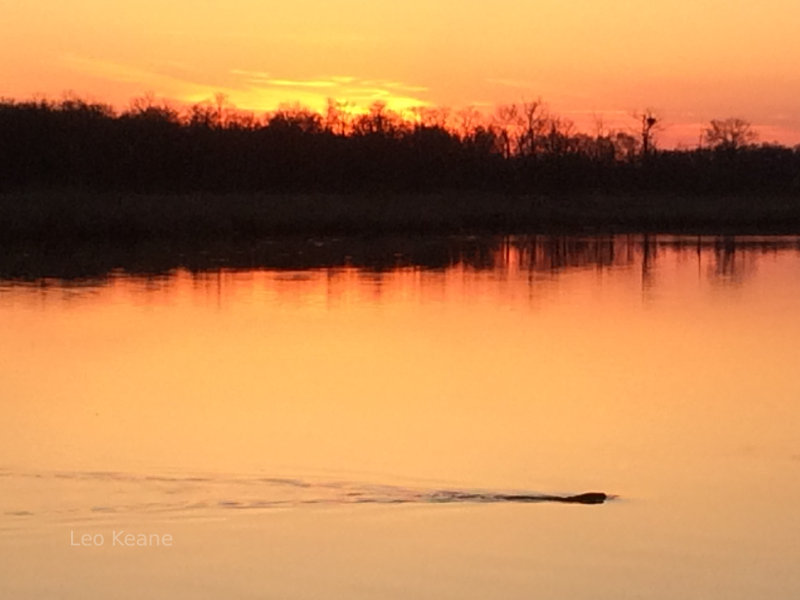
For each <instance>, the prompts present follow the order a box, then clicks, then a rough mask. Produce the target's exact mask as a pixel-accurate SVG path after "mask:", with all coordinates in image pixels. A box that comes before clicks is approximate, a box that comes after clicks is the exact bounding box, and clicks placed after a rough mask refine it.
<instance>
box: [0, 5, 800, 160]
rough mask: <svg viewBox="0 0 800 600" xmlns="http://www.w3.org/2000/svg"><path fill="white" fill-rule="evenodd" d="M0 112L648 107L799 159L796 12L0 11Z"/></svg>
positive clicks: (595, 8)
mask: <svg viewBox="0 0 800 600" xmlns="http://www.w3.org/2000/svg"><path fill="white" fill-rule="evenodd" d="M0 14H2V15H3V17H2V19H1V20H0V39H2V40H3V53H2V58H0V96H5V97H12V98H16V99H23V98H30V97H31V96H33V95H37V94H38V95H45V96H47V97H49V98H58V97H60V96H61V95H62V94H63V93H64V92H65V91H68V90H71V91H74V92H75V93H77V94H78V95H80V96H83V97H90V98H92V99H95V100H100V101H106V102H111V103H113V104H115V105H117V106H125V105H127V103H128V101H129V100H130V99H131V98H133V97H136V96H141V95H143V94H144V93H145V92H153V93H155V94H156V95H157V96H159V97H162V98H168V99H172V100H176V101H182V102H196V101H200V100H204V99H207V98H210V97H212V96H213V94H214V93H215V92H222V93H226V94H227V95H228V97H229V98H230V100H231V101H232V102H233V103H234V104H236V105H237V106H238V107H240V108H245V109H251V110H256V111H261V110H269V109H271V108H274V107H276V106H277V105H278V104H279V103H281V102H291V101H295V100H297V101H301V102H303V103H305V104H308V105H310V106H311V107H312V108H316V109H321V108H322V106H323V105H324V101H325V98H327V97H333V98H337V99H342V100H350V101H352V102H354V103H357V104H361V105H366V104H369V103H371V102H372V101H374V100H385V101H387V102H388V104H389V106H390V107H393V108H395V109H403V108H407V107H410V106H414V105H421V104H436V105H448V106H453V107H462V106H467V105H473V106H477V107H487V108H486V110H489V107H492V106H494V105H496V104H498V103H503V102H512V101H521V100H524V99H527V100H530V99H535V98H539V97H541V98H542V99H543V100H545V102H547V104H548V105H549V107H550V108H551V109H552V110H553V111H554V112H556V113H558V114H560V115H562V116H564V117H567V118H570V119H572V120H574V121H575V122H576V124H577V125H578V126H579V128H582V129H587V130H591V129H592V128H593V127H594V126H593V121H594V116H595V115H602V116H603V119H604V121H605V123H606V124H607V125H612V126H620V127H633V126H634V122H633V119H632V118H631V117H630V114H631V113H632V112H634V111H637V110H642V109H643V108H647V107H649V108H652V109H655V111H656V112H657V113H659V114H661V115H662V116H663V119H664V123H665V125H666V128H665V130H664V131H663V132H662V133H661V134H660V135H661V139H662V143H663V144H664V145H671V144H676V143H683V144H687V145H694V144H696V142H697V139H698V134H699V132H700V128H701V126H702V124H704V123H706V122H707V121H708V120H710V119H712V118H726V117H730V116H738V117H742V118H745V119H748V120H749V121H751V122H752V123H753V124H754V125H755V126H756V128H757V130H758V131H759V132H760V134H761V138H760V139H761V140H762V141H772V140H778V141H781V142H783V143H789V144H796V143H798V142H800V69H798V68H797V65H798V64H800V43H798V41H797V38H796V31H797V30H800V4H799V3H798V2H797V0H762V1H761V2H760V3H758V4H756V3H755V2H753V1H752V0H750V1H746V2H745V1H742V0H671V1H669V2H664V1H660V2H659V1H654V0H650V1H648V2H644V1H638V0H606V1H604V2H598V1H597V0H572V1H570V2H565V1H564V0H538V1H530V2H518V1H512V0H494V1H493V2H478V1H477V0H406V1H405V2H403V3H389V2H378V1H377V0H293V1H292V2H285V3H275V2H268V1H265V0H227V1H226V2H212V1H210V0H191V1H189V0H169V1H164V0H136V1H133V0H116V1H114V2H109V1H108V0H70V1H68V2H64V1H63V0H58V1H56V0H25V1H24V2H23V1H20V0H0Z"/></svg>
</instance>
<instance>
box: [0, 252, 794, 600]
mask: <svg viewBox="0 0 800 600" xmlns="http://www.w3.org/2000/svg"><path fill="white" fill-rule="evenodd" d="M585 242H586V240H584V242H580V241H576V240H570V239H566V240H560V241H559V240H555V241H553V240H550V241H549V242H541V241H538V242H534V243H529V241H522V242H519V241H514V240H510V241H506V242H503V243H501V244H499V245H494V246H492V247H490V248H488V249H486V248H482V247H476V248H475V249H474V250H475V252H476V253H477V255H479V256H473V258H472V259H469V260H468V259H465V258H463V257H462V258H460V259H457V260H455V261H454V262H453V263H452V264H451V265H450V266H447V267H443V268H438V269H424V268H417V267H413V266H405V267H402V268H397V269H394V270H392V269H389V270H372V271H369V270H361V269H357V268H354V267H346V266H343V267H336V268H329V269H312V270H303V271H300V270H250V271H238V270H219V271H215V272H197V273H191V272H189V271H186V270H178V271H175V272H173V273H171V274H169V275H168V276H166V277H161V278H152V279H150V280H143V279H138V278H128V277H125V276H122V275H116V276H112V277H111V278H110V279H109V280H108V281H107V282H106V283H105V285H102V286H98V287H92V288H89V289H88V290H84V289H77V290H76V289H75V288H66V287H61V286H50V287H46V288H44V291H41V290H38V291H35V290H32V289H30V288H27V287H11V288H10V289H6V290H5V291H4V292H3V293H2V295H0V312H2V323H3V325H2V327H3V339H4V341H5V342H6V343H4V344H3V345H2V348H0V365H2V373H3V383H2V386H3V388H2V394H3V404H2V419H0V456H2V457H3V464H2V465H0V466H5V467H7V468H8V469H11V470H12V471H14V472H51V471H64V472H72V471H114V472H123V473H145V474H148V473H162V472H170V473H176V472H177V473H198V472H199V473H217V474H220V473H222V474H253V473H260V474H269V475H276V474H284V475H286V474H288V475H292V476H296V477H303V476H305V475H307V474H317V475H319V474H320V473H322V474H326V476H329V477H332V478H350V479H352V478H357V479H359V480H368V481H374V482H377V483H384V484H395V483H398V482H404V481H415V482H428V484H430V485H436V486H443V485H444V486H461V487H465V488H472V487H480V488H488V489H492V488H495V489H523V490H536V491H542V492H580V491H587V490H593V489H596V490H603V491H606V492H609V493H616V494H619V495H620V496H621V497H622V500H621V501H619V502H620V503H619V504H618V505H615V506H614V508H610V507H609V509H608V511H607V512H604V513H600V514H603V515H605V516H604V517H602V518H603V519H607V520H603V521H602V523H600V522H595V521H592V522H591V523H590V524H586V527H587V529H586V530H585V531H586V532H588V533H586V532H585V533H584V534H581V533H580V532H579V531H578V530H577V529H576V525H575V523H576V522H575V521H572V519H574V518H576V517H575V516H574V513H563V514H562V513H558V514H559V515H562V516H559V517H558V518H557V519H556V521H555V523H550V524H548V525H544V524H543V523H539V525H541V526H542V527H545V528H548V530H550V531H554V532H555V531H556V530H558V529H559V528H562V531H568V532H569V533H570V535H573V536H575V535H585V536H588V537H586V538H585V542H586V543H588V544H590V545H594V546H597V547H598V548H601V549H603V551H609V552H612V550H610V548H609V547H607V546H610V545H611V544H612V543H615V542H616V543H619V544H620V545H621V546H620V547H618V548H617V549H615V550H613V552H617V553H619V552H621V553H622V555H624V557H625V560H638V559H635V558H634V557H636V556H640V555H641V552H647V551H650V552H654V553H655V554H656V556H654V557H653V561H654V562H653V563H652V564H648V566H647V567H646V569H645V570H646V571H647V572H648V573H650V572H651V571H652V573H655V575H653V576H654V577H655V576H656V575H659V574H660V575H663V573H660V572H659V571H658V569H657V568H656V567H654V566H653V565H654V564H655V562H660V563H661V564H664V565H669V564H673V565H678V566H676V567H675V568H679V567H680V568H681V569H684V568H688V567H687V564H688V563H687V562H686V561H687V560H689V559H688V558H687V557H688V556H690V555H689V554H686V553H687V552H689V551H690V549H691V552H695V553H697V554H698V555H699V557H698V556H694V559H696V560H700V561H701V562H702V556H712V555H713V556H715V557H717V558H719V555H718V553H719V549H718V548H719V547H720V546H719V545H720V544H723V543H724V544H728V545H729V546H730V548H731V553H734V552H736V553H738V558H736V561H739V560H744V558H743V557H745V558H746V557H751V558H753V557H756V556H759V555H766V556H768V557H770V560H774V561H777V563H779V564H786V561H788V560H789V559H791V557H795V558H800V556H798V554H797V549H796V547H794V546H793V545H792V544H793V542H792V536H791V534H790V532H787V530H786V528H785V527H784V526H783V524H784V523H786V522H789V521H790V520H791V519H792V518H793V515H794V513H795V511H796V503H797V502H798V501H800V484H798V478H797V477H796V474H797V465H798V462H797V457H798V454H799V453H800V448H799V447H798V445H797V436H796V432H797V425H798V423H800V405H798V402H797V398H798V397H799V396H800V379H798V377H797V374H796V352H795V347H796V340H797V339H798V338H799V337H800V311H798V310H797V305H798V300H797V299H798V298H800V280H798V278H797V277H796V274H797V273H798V268H800V254H799V253H798V252H797V251H796V250H795V249H793V248H783V249H770V248H769V247H764V246H763V245H761V246H742V245H741V244H733V245H732V246H730V247H728V248H727V249H726V246H725V245H724V244H716V243H703V244H700V245H697V246H696V247H695V246H692V245H689V246H679V247H676V246H674V245H670V244H669V243H666V242H665V241H664V239H663V238H662V239H655V238H653V239H649V240H646V241H645V243H642V242H643V240H641V239H639V238H609V239H606V240H600V241H598V240H589V243H588V245H587V243H585ZM481 264H483V265H484V266H485V267H486V268H481V267H480V265H481ZM20 494H22V492H20ZM23 497H24V496H23V495H20V496H19V498H23ZM20 501H21V500H20ZM6 502H7V503H8V500H6ZM87 503H89V500H87ZM12 504H13V502H12ZM601 510H606V509H605V508H603V509H601ZM348 514H349V513H348ZM497 514H502V515H505V516H503V517H502V519H501V521H499V522H498V523H499V524H501V525H502V526H503V527H510V528H512V529H513V528H514V527H516V526H518V521H517V520H518V519H520V518H522V517H521V516H520V515H521V514H523V513H519V512H518V511H516V510H511V511H510V512H506V511H505V509H503V511H501V512H499V513H497ZM524 514H525V515H528V516H526V517H524V519H528V518H531V519H534V520H535V521H536V522H537V523H538V522H539V520H540V519H543V518H545V517H544V516H542V515H551V513H550V512H546V513H545V512H541V511H540V512H539V513H535V515H539V516H533V515H531V513H530V512H528V513H524ZM293 518H297V517H293ZM347 518H348V519H350V518H353V517H352V516H348V517H347ZM380 518H382V519H386V521H385V522H386V523H387V524H394V525H387V526H389V527H390V528H391V527H394V526H399V525H397V523H398V522H402V523H403V524H402V527H403V528H405V527H412V528H413V527H414V526H413V525H409V523H408V522H407V519H406V518H405V517H403V516H400V515H398V514H390V515H385V516H384V517H380ZM588 518H589V517H581V518H580V519H588ZM427 519H428V517H426V518H425V519H423V520H422V521H420V522H421V523H428V525H426V526H430V523H429V522H428V520H427ZM484 519H488V517H486V516H485V515H484V516H483V517H481V518H480V520H484ZM562 519H563V520H562ZM567 519H569V520H570V524H567V523H566V520H567ZM578 522H583V521H580V520H579V521H578ZM524 523H527V524H526V525H519V526H520V527H523V528H530V527H532V525H531V522H530V521H524ZM584 524H585V523H584ZM485 526H486V528H487V531H489V530H491V529H492V527H493V525H492V524H490V523H488V524H487V523H485ZM448 527H449V526H445V527H444V528H445V529H448ZM603 528H612V529H613V530H614V531H613V535H612V534H611V533H609V535H610V536H611V537H610V538H609V540H607V541H603V542H601V541H600V540H599V538H597V537H595V536H598V535H600V533H599V532H600V530H602V529H603ZM609 531H610V530H609ZM462 533H463V531H462ZM187 535H195V534H191V533H190V534H187ZM304 535H306V534H304ZM307 535H312V534H311V533H307ZM420 535H422V534H421V533H420ZM454 535H456V536H458V535H461V534H454ZM553 535H557V534H556V533H553ZM312 537H313V536H312ZM512 537H513V536H512ZM370 539H372V538H370ZM643 540H653V543H654V544H655V545H654V546H653V547H651V548H649V550H648V548H646V547H643V546H642V544H643ZM506 541H507V542H508V540H506ZM286 543H287V544H289V545H291V544H292V543H294V542H291V541H287V542H286ZM508 543H510V544H512V546H511V547H508V548H506V550H505V552H507V553H508V556H509V557H510V558H509V560H510V561H512V563H513V561H515V560H518V561H523V558H525V557H527V558H526V559H525V560H532V558H531V557H532V556H533V555H532V554H531V552H534V550H532V549H530V548H526V547H525V545H524V541H523V540H521V539H516V540H515V541H514V542H513V543H512V542H508ZM551 546H552V552H553V553H554V556H556V557H557V559H555V560H565V561H568V560H569V556H570V553H571V552H574V551H575V549H574V547H573V546H572V545H570V544H568V543H566V542H564V541H563V540H562V541H561V542H557V543H556V542H554V543H552V545H551ZM348 547H349V546H348ZM294 551H296V552H299V550H298V549H297V548H295V550H294ZM353 551H354V552H355V550H353ZM535 552H537V554H536V556H537V557H538V559H541V560H545V559H544V558H543V557H542V556H541V555H540V554H538V552H539V551H538V550H537V551H535ZM560 552H563V554H560ZM670 553H678V554H681V558H680V559H675V558H674V556H673V557H672V558H670ZM615 556H618V557H619V556H621V555H618V554H615ZM732 556H733V554H731V555H730V556H729V555H726V557H728V558H730V557H732ZM440 558H441V557H440ZM728 558H726V559H725V560H728ZM441 559H442V560H444V558H441ZM408 560H410V559H408ZM670 560H674V561H677V562H670ZM720 560H721V559H720ZM731 560H733V559H732V558H731ZM523 562H524V561H523ZM723 562H724V561H723ZM777 563H776V564H777ZM326 564H327V563H326ZM564 564H567V563H563V564H561V563H554V565H553V566H552V568H554V569H556V570H558V569H561V568H562V567H563V566H564ZM737 564H738V563H737ZM559 565H561V566H559ZM451 566H452V565H451ZM665 568H666V567H665ZM720 576H724V577H728V578H729V579H730V581H738V580H737V576H736V575H735V574H734V573H732V572H725V573H724V574H721V575H720ZM764 576H765V577H766V574H765V575H764ZM518 583H519V580H518ZM523 583H524V582H523ZM617 583H619V582H617ZM651 583H652V582H651ZM520 585H521V588H520V589H521V590H524V591H525V592H526V593H527V592H531V591H533V590H532V589H528V588H526V587H525V586H524V585H523V584H522V583H520ZM642 585H645V584H644V583H643V584H642ZM781 585H783V586H784V587H785V588H786V589H800V586H798V582H797V579H796V578H792V577H790V576H788V575H787V576H785V577H784V579H783V580H781ZM704 589H705V588H704ZM743 589H750V590H751V591H752V589H753V588H747V587H745V588H743ZM663 591H664V592H665V593H666V592H668V591H669V590H668V589H665V590H663ZM665 597H666V596H665Z"/></svg>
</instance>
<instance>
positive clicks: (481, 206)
mask: <svg viewBox="0 0 800 600" xmlns="http://www.w3.org/2000/svg"><path fill="white" fill-rule="evenodd" d="M624 233H658V234H678V235H749V234H756V235H781V234H784V235H790V234H800V195H794V194H793V195H764V196H763V197H758V196H755V195H751V194H740V195H678V194H669V195H667V194H656V193H650V194H611V193H594V194H580V195H578V194H569V195H559V196H554V195H549V196H547V195H533V194H530V195H520V194H495V193H488V192H487V193H479V192H468V193H457V192H452V193H439V194H421V193H420V194H413V193H408V194H398V193H374V194H365V193H362V194H349V195H348V194H298V193H287V194H214V193H193V194H191V193H181V194H150V193H148V194H133V193H127V192H124V193H113V192H104V193H99V192H85V191H30V192H26V191H22V192H6V193H0V238H1V239H2V240H3V243H2V245H3V246H9V245H12V246H13V245H17V244H19V243H47V242H58V243H77V242H92V241H98V242H111V243H120V244H125V243H136V242H142V241H152V240H159V241H169V240H174V241H181V240H193V241H199V242H202V241H207V242H214V241H221V240H247V239H259V238H264V237H269V236H287V235H288V236H297V235H300V236H302V235H307V236H386V235H452V234H461V235H463V234H508V235H513V234H597V235H602V234H624Z"/></svg>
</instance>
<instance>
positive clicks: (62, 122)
mask: <svg viewBox="0 0 800 600" xmlns="http://www.w3.org/2000/svg"><path fill="white" fill-rule="evenodd" d="M215 100H216V101H215V102H209V103H204V104H198V105H196V106H194V107H191V108H190V109H188V110H186V111H183V112H181V111H179V110H177V109H175V108H173V107H170V106H168V105H166V104H163V103H158V102H156V101H155V100H154V99H153V98H150V97H145V98H142V99H138V100H135V101H133V102H132V103H131V105H130V107H129V108H128V109H127V110H124V111H121V112H118V111H115V110H114V109H112V108H111V107H110V106H108V105H105V104H101V103H95V102H89V101H85V100H82V99H76V98H70V99H65V100H61V101H46V100H40V101H24V102H17V101H13V100H0V190H3V189H5V190H19V189H30V188H45V189H51V188H54V189H59V188H70V189H72V188H75V189H88V190H98V191H134V192H191V191H213V192H256V191H258V192H359V191H375V190H386V191H402V192H415V191H443V190H448V191H450V190H455V191H457V190H471V191H484V190H485V191H509V192H543V193H546V192H553V191H587V190H591V191H608V192H639V191H658V192H679V193H687V192H688V193H728V192H775V193H785V192H796V191H798V190H800V146H797V147H794V148H789V147H786V146H781V145H777V144H756V143H755V140H756V136H755V133H754V132H753V131H752V129H751V127H750V125H749V124H748V123H747V122H745V121H743V120H740V119H727V120H715V121H712V122H711V123H710V124H709V127H708V129H707V130H706V131H705V133H704V135H703V143H702V144H701V146H699V147H697V148H694V149H658V148H656V146H655V137H654V133H655V128H656V127H657V125H658V124H659V121H658V119H657V117H656V116H654V115H653V114H651V113H649V112H646V113H644V114H642V115H640V118H641V131H640V132H639V131H637V132H636V133H631V132H625V131H604V130H602V128H598V132H597V133H595V134H593V135H590V134H587V133H583V132H578V131H575V130H574V128H573V125H572V124H571V123H570V122H569V121H567V120H564V119H561V118H559V117H557V116H554V115H552V114H549V113H548V112H547V111H546V110H545V109H544V106H543V105H542V103H541V102H538V101H537V102H523V103H520V104H511V105H505V106H501V107H499V108H498V109H497V110H496V111H495V113H494V114H493V115H492V116H491V117H490V118H486V117H482V115H480V114H479V113H477V112H476V111H474V110H471V109H465V110H463V111H460V112H457V113H448V111H446V110H443V109H418V110H417V111H416V113H415V116H414V118H413V119H409V118H402V117H401V116H400V115H398V114H397V113H394V112H392V111H390V110H388V109H387V107H386V105H385V104H383V103H375V104H373V105H372V106H371V107H370V108H369V110H368V111H367V112H363V113H354V112H351V111H350V110H348V107H347V106H346V105H343V104H340V103H337V102H335V101H329V103H328V108H327V110H326V111H323V112H322V113H319V112H314V111H311V110H309V109H307V108H303V107H301V106H293V107H284V108H281V109H279V110H276V111H273V112H270V113H267V114H266V115H265V116H264V117H262V118H256V117H255V116H254V115H252V114H247V113H242V112H239V111H236V110H235V109H234V108H233V107H232V106H230V105H229V104H228V103H227V101H226V99H225V98H224V96H220V95H218V96H217V97H216V99H215Z"/></svg>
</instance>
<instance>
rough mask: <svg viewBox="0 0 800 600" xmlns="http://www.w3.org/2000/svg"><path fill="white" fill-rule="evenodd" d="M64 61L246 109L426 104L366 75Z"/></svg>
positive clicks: (407, 90) (186, 98)
mask: <svg viewBox="0 0 800 600" xmlns="http://www.w3.org/2000/svg"><path fill="white" fill-rule="evenodd" d="M62 62H63V63H64V64H65V65H66V66H67V67H68V68H70V69H72V70H75V71H79V72H81V73H84V74H87V75H90V76H93V77H97V78H99V79H104V80H107V81H113V82H124V83H133V84H137V85H139V86H141V88H142V91H154V92H155V93H157V94H158V95H161V96H164V97H168V98H174V99H176V100H179V101H182V102H187V103H196V102H203V101H205V100H208V99H210V98H212V97H213V96H214V95H215V94H216V93H223V94H225V95H226V96H227V97H228V99H229V101H230V102H232V103H233V104H234V105H236V106H237V107H239V108H241V109H245V110H255V111H261V110H271V109H274V108H277V107H278V106H279V105H281V104H285V103H287V102H299V103H301V104H304V105H306V106H309V107H310V108H312V109H315V110H323V109H324V107H325V105H326V103H327V100H328V98H333V99H335V100H337V101H346V102H349V103H351V105H353V107H354V108H356V107H362V108H366V107H367V106H368V105H369V104H371V103H373V102H375V101H383V102H386V104H387V106H388V107H389V108H390V109H393V110H398V111H405V110H408V109H410V108H413V107H417V106H428V105H430V102H428V101H427V100H426V99H425V98H424V95H425V93H426V92H427V91H428V89H427V88H426V87H424V86H420V85H412V84H408V83H404V82H402V81H397V80H383V79H362V78H359V77H356V76H353V75H342V74H336V75H327V76H319V77H309V78H298V77H285V76H282V75H278V74H276V73H273V72H270V71H265V70H250V69H240V68H236V69H230V70H229V71H227V72H224V73H218V74H217V75H216V77H215V79H216V81H212V80H210V78H209V77H207V76H203V75H201V74H200V72H199V71H194V70H192V69H191V68H189V67H187V66H186V65H179V64H173V63H164V64H163V65H146V66H142V65H138V64H131V63H123V62H116V61H110V60H104V59H96V58H91V57H86V56H80V55H76V54H67V55H64V56H63V57H62Z"/></svg>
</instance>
